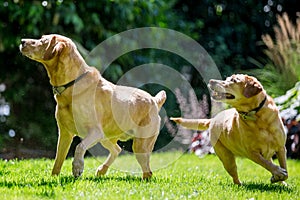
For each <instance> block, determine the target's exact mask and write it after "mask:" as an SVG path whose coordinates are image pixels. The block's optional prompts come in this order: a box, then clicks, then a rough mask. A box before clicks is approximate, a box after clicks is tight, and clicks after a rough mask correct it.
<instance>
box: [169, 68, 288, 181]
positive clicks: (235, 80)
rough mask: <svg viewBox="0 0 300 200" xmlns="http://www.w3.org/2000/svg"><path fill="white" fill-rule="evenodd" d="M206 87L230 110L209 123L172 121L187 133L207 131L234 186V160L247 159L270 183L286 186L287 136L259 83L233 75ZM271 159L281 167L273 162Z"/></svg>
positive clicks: (207, 121)
mask: <svg viewBox="0 0 300 200" xmlns="http://www.w3.org/2000/svg"><path fill="white" fill-rule="evenodd" d="M208 87H209V89H210V91H211V97H212V99H213V100H215V101H219V102H224V103H227V104H229V105H231V107H232V108H231V109H227V110H224V111H222V112H220V113H218V114H217V115H216V116H215V117H213V118H211V119H185V118H171V120H173V121H174V122H176V123H177V124H180V125H182V126H183V127H186V128H189V129H195V130H206V129H208V130H209V132H210V140H211V143H212V145H213V147H214V150H215V153H216V155H217V156H218V157H219V159H220V160H221V162H222V163H223V166H224V168H225V169H226V171H227V172H228V173H229V175H230V176H231V177H232V179H233V182H234V183H235V184H241V181H240V180H239V177H238V173H237V165H236V161H235V158H236V156H241V157H246V158H248V159H250V160H252V161H254V162H255V163H257V164H259V165H261V166H262V167H264V168H265V169H267V170H268V171H269V172H271V174H272V177H271V182H272V183H275V182H282V183H283V184H285V182H284V181H285V180H286V179H287V178H288V173H287V166H286V149H285V142H286V134H285V132H284V127H283V123H282V120H281V118H280V116H279V111H278V108H277V107H276V105H275V103H274V101H273V99H272V98H271V97H270V96H269V95H267V93H266V91H265V90H264V89H263V86H262V85H261V83H260V82H259V81H258V80H257V79H256V78H255V77H252V76H248V75H243V74H236V75H232V76H230V77H228V78H226V80H224V81H222V80H213V79H212V80H210V81H209V84H208ZM274 155H276V157H277V158H278V161H279V165H280V166H277V165H275V164H274V163H273V162H272V157H273V156H274Z"/></svg>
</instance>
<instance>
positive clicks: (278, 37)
mask: <svg viewBox="0 0 300 200" xmlns="http://www.w3.org/2000/svg"><path fill="white" fill-rule="evenodd" d="M277 18H278V20H277V21H278V25H275V26H274V32H275V36H274V37H275V38H274V39H272V37H271V36H270V35H269V34H266V35H263V36H262V39H263V42H264V43H265V45H266V46H267V49H266V50H265V54H266V55H267V56H268V58H269V59H270V63H269V64H267V65H266V66H265V67H264V68H263V69H262V70H259V71H258V70H257V71H256V73H255V74H257V75H258V76H259V77H261V79H262V80H263V81H264V82H269V84H268V85H267V88H268V89H270V92H271V93H272V94H274V95H276V96H278V95H282V94H284V93H285V91H286V90H288V89H290V88H292V87H293V86H294V84H295V83H296V82H297V81H298V80H300V54H299V49H300V17H299V16H298V18H297V20H296V22H297V23H296V25H294V24H293V22H292V21H291V20H290V19H289V17H288V15H287V13H284V14H283V15H282V16H280V15H279V16H277Z"/></svg>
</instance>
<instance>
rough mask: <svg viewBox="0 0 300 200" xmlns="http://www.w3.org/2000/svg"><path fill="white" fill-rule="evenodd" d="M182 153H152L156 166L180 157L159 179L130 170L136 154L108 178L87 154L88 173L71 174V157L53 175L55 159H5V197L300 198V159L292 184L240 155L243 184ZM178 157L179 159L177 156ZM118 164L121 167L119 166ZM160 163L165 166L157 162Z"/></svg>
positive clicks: (212, 162) (1, 174)
mask: <svg viewBox="0 0 300 200" xmlns="http://www.w3.org/2000/svg"><path fill="white" fill-rule="evenodd" d="M174 155H178V153H160V154H154V155H153V156H152V161H153V162H152V163H153V165H157V166H159V164H157V163H160V162H161V161H166V160H169V161H170V162H171V161H172V160H175V161H174V162H172V163H171V164H169V165H167V166H165V167H164V168H161V169H158V170H155V171H154V176H153V179H151V180H149V181H143V180H141V178H140V176H141V173H132V172H131V173H130V172H123V171H120V170H117V169H116V168H119V169H120V168H121V169H128V165H129V166H130V163H129V160H131V159H132V157H133V156H131V155H124V156H120V157H119V158H118V159H117V160H116V161H117V162H116V165H115V166H114V167H112V169H110V170H109V171H108V174H107V175H105V176H104V177H100V178H97V177H95V176H94V172H95V170H96V168H97V166H98V165H99V163H100V161H99V160H102V159H99V158H95V157H90V158H86V159H85V171H84V174H83V176H82V177H80V178H78V179H75V178H73V177H72V175H71V171H72V170H71V165H72V164H71V162H72V160H71V159H67V160H66V161H65V163H64V166H63V169H62V173H61V175H60V176H57V177H52V176H50V174H51V169H52V165H53V160H49V159H38V160H20V161H17V160H12V161H0V198H1V200H2V199H3V200H6V199H7V200H8V199H82V200H83V199H154V200H159V199H230V200H232V199H276V200H278V199H299V196H300V189H299V185H300V177H299V172H300V161H294V160H288V169H289V179H288V180H287V183H288V186H283V185H280V184H270V182H269V179H270V177H271V174H270V173H269V172H267V171H266V170H265V169H263V168H262V167H260V166H258V165H256V164H254V163H252V162H251V161H249V160H247V159H238V160H237V161H238V170H239V175H240V179H241V180H242V181H243V186H236V185H233V184H232V181H231V178H230V177H229V175H228V174H227V173H226V172H225V170H224V169H223V166H222V165H221V163H220V161H219V160H218V158H217V157H216V156H214V155H208V156H206V157H204V158H198V157H196V156H195V155H191V154H184V155H183V156H181V157H179V158H178V159H176V158H177V157H178V156H174ZM174 158H175V159H174ZM116 166H117V167H116ZM157 168H159V167H157Z"/></svg>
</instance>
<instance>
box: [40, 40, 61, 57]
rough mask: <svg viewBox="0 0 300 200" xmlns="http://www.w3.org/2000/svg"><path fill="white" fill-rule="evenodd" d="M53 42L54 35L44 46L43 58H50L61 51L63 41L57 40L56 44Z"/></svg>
mask: <svg viewBox="0 0 300 200" xmlns="http://www.w3.org/2000/svg"><path fill="white" fill-rule="evenodd" d="M55 43H56V37H55V36H53V37H52V38H51V41H50V42H49V44H48V46H47V48H46V52H45V54H44V57H43V59H44V60H51V59H52V58H53V57H54V56H56V55H58V54H59V53H61V52H62V50H63V49H64V48H65V46H66V45H65V43H64V42H58V43H57V44H55Z"/></svg>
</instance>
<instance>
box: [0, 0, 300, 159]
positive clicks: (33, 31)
mask: <svg viewBox="0 0 300 200" xmlns="http://www.w3.org/2000/svg"><path fill="white" fill-rule="evenodd" d="M298 11H300V7H299V2H297V0H262V1H261V0H247V1H246V0H245V1H239V0H235V1H229V0H199V1H197V0H186V1H185V0H98V1H69V0H47V1H46V0H45V1H40V0H33V1H25V0H12V1H5V0H0V18H1V20H0V60H1V64H0V152H1V154H0V156H1V157H3V158H14V157H39V156H50V157H51V156H53V155H54V152H55V149H56V141H57V127H56V122H55V119H54V111H55V101H54V98H53V95H52V90H51V86H50V84H49V80H48V77H47V74H46V72H45V70H44V68H43V66H42V65H41V64H39V63H37V62H34V61H31V60H29V59H27V58H25V57H24V56H22V55H21V53H20V52H19V48H18V46H19V44H20V40H21V38H40V36H41V35H43V34H49V33H58V34H62V35H65V36H67V37H69V38H71V39H72V40H74V41H76V42H77V43H78V44H80V45H81V46H82V48H81V50H83V49H86V50H87V51H90V50H92V49H93V48H95V47H96V46H97V45H98V44H99V43H100V42H102V41H104V40H105V39H107V38H109V37H110V36H113V35H114V34H117V33H120V32H122V31H126V30H129V29H133V28H138V27H162V28H169V29H173V30H176V31H179V32H181V33H184V34H186V35H188V36H189V37H191V38H193V39H194V40H196V41H197V42H198V43H199V44H201V45H202V46H203V47H204V48H205V49H206V51H207V52H208V53H209V54H210V55H211V57H212V58H213V60H214V61H215V63H216V64H217V66H218V68H219V71H220V72H221V74H222V76H223V77H226V76H229V75H231V74H232V73H240V72H241V73H248V74H253V75H255V76H257V77H258V78H259V80H261V81H262V83H263V84H264V86H265V89H266V90H267V91H268V93H269V94H270V95H272V96H273V97H277V96H280V95H283V94H285V92H286V91H287V90H289V89H291V88H293V87H294V86H295V83H296V82H297V81H299V77H300V75H299V74H300V72H299V71H300V68H299V63H300V52H299V49H300V18H299V13H298V14H297V12H298ZM284 13H285V14H284ZM280 19H282V20H281V21H280ZM287 41H288V44H287ZM150 62H159V63H162V64H165V65H168V66H172V67H173V68H174V69H176V70H178V71H180V72H181V73H185V74H188V75H189V77H190V82H191V85H192V86H193V88H194V89H195V91H196V94H197V96H198V99H199V102H198V103H199V104H198V105H200V106H202V107H203V109H204V110H205V109H206V112H205V113H204V114H206V115H207V116H209V115H210V112H209V107H210V100H209V98H204V99H203V95H205V94H206V95H208V91H207V89H206V85H205V83H203V81H202V79H201V77H200V76H199V74H197V73H195V69H193V68H192V66H189V64H188V63H186V62H185V61H184V60H183V59H182V58H179V57H178V56H176V55H172V54H171V53H168V52H163V51H160V50H151V49H150V50H138V51H134V52H132V53H128V54H126V55H124V56H122V57H120V58H119V59H118V60H116V61H115V62H114V63H113V64H112V66H111V67H109V69H108V70H106V72H105V73H104V74H103V76H104V77H105V78H106V79H108V80H110V81H112V82H114V83H115V82H117V81H118V79H119V78H120V77H121V76H122V75H123V74H124V73H126V72H127V71H128V70H130V69H132V68H134V67H135V66H138V65H141V64H145V63H150ZM143 89H145V90H147V91H148V92H149V93H151V94H154V93H156V91H157V90H158V89H160V87H159V86H147V85H146V86H144V88H143ZM295 91H296V92H294V93H295V94H294V95H292V96H290V97H289V100H291V99H293V98H294V99H296V97H297V96H298V95H300V92H299V88H298V89H296V90H295ZM168 95H169V98H168V102H167V103H166V105H165V109H166V110H167V113H168V115H169V116H178V115H180V108H179V107H178V102H177V100H176V94H168ZM206 99H207V100H206ZM203 101H205V102H203ZM295 102H296V103H297V102H299V101H295ZM294 107H295V106H294ZM295 109H296V111H297V112H298V114H299V106H298V107H297V106H296V108H295ZM172 137H173V136H172V133H170V129H167V128H164V129H163V130H162V131H161V134H160V137H159V140H158V142H157V145H158V146H159V145H160V146H163V145H164V144H166V143H168V142H169V141H170V140H171V139H172ZM179 142H180V141H179ZM124 146H126V144H124ZM32 149H34V150H35V149H38V150H39V152H40V153H38V154H34V153H33V152H36V151H31V150H32ZM26 152H27V153H26Z"/></svg>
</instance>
